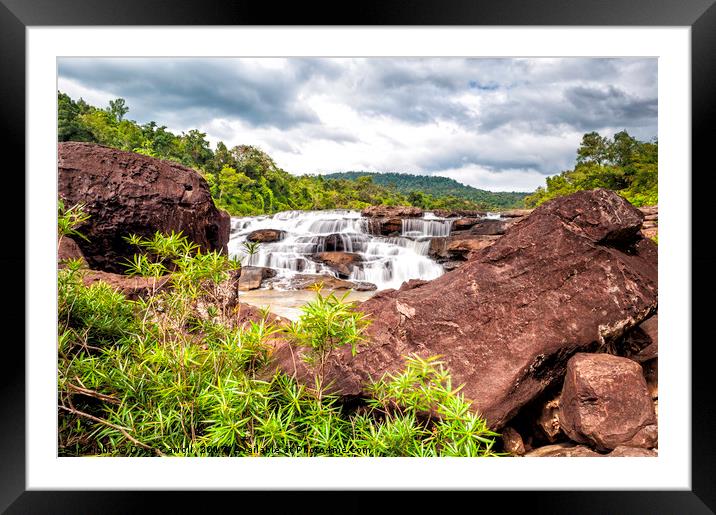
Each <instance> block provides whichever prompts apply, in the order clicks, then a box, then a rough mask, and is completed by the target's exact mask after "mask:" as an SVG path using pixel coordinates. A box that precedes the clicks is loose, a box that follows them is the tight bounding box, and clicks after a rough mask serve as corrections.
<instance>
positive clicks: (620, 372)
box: [559, 353, 657, 450]
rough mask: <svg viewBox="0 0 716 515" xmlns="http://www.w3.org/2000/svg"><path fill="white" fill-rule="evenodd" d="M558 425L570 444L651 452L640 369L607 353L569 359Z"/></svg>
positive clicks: (653, 439) (650, 414)
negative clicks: (627, 447)
mask: <svg viewBox="0 0 716 515" xmlns="http://www.w3.org/2000/svg"><path fill="white" fill-rule="evenodd" d="M559 420H560V424H561V426H562V430H563V431H564V432H565V433H566V434H567V436H569V438H570V439H572V440H574V441H575V442H579V443H587V444H590V445H592V446H594V447H595V448H596V449H599V450H611V449H614V448H616V447H618V446H620V445H627V446H630V447H643V448H647V449H649V448H652V447H655V446H656V443H657V426H656V423H657V422H656V415H655V413H654V405H653V403H652V398H651V395H650V394H649V391H648V389H647V386H646V380H645V379H644V375H643V373H642V368H641V366H640V365H639V364H638V363H636V362H635V361H633V360H631V359H628V358H622V357H618V356H612V355H610V354H585V353H577V354H575V355H574V356H573V357H572V358H571V359H570V360H569V362H568V363H567V372H566V374H565V378H564V386H563V387H562V395H561V399H560V408H559Z"/></svg>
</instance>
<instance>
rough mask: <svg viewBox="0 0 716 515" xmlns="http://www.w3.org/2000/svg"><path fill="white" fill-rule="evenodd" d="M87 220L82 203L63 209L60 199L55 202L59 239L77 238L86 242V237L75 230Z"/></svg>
mask: <svg viewBox="0 0 716 515" xmlns="http://www.w3.org/2000/svg"><path fill="white" fill-rule="evenodd" d="M89 219H90V215H89V214H88V213H87V212H86V206H85V205H84V204H83V203H81V202H80V203H78V204H75V205H73V206H70V207H65V202H64V201H63V200H62V199H58V200H57V233H58V235H59V236H60V237H62V236H77V237H79V238H82V239H84V240H86V239H87V237H86V236H85V235H84V234H82V233H81V232H80V231H78V230H77V229H78V227H81V226H82V224H84V223H85V222H86V221H87V220H89Z"/></svg>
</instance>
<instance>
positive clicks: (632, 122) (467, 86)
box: [58, 58, 658, 191]
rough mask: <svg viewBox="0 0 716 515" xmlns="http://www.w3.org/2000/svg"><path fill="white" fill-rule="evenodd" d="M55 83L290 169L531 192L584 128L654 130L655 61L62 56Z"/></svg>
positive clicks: (569, 155)
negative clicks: (260, 153) (440, 178)
mask: <svg viewBox="0 0 716 515" xmlns="http://www.w3.org/2000/svg"><path fill="white" fill-rule="evenodd" d="M58 72H59V77H58V89H60V90H61V91H64V92H66V93H68V94H69V95H70V96H72V97H73V98H79V97H84V99H85V100H87V101H88V102H90V103H93V104H95V105H106V104H107V102H108V101H109V100H110V99H113V98H116V97H123V98H124V99H125V100H126V101H127V105H128V106H129V107H130V112H129V114H128V117H129V118H131V119H134V120H137V121H138V122H140V123H145V122H148V121H150V120H155V121H157V122H158V123H160V124H164V125H167V126H168V127H169V128H170V129H171V130H174V131H177V132H181V131H188V130H190V129H193V128H198V129H200V130H201V131H203V132H206V133H207V136H208V138H209V139H210V141H212V142H213V143H216V142H218V141H219V140H221V141H224V142H225V143H226V144H227V145H230V146H231V145H236V144H253V145H258V146H260V147H261V148H263V149H264V150H266V151H267V152H269V153H270V154H271V155H272V156H273V157H274V159H275V160H276V162H277V163H278V164H279V165H280V166H282V167H283V168H284V169H286V170H287V171H289V172H292V173H327V172H334V171H345V170H369V171H378V172H380V171H404V172H411V173H423V174H436V175H445V176H449V177H453V178H455V179H457V180H460V181H461V182H465V183H468V184H471V185H473V186H476V187H482V188H485V189H491V190H515V189H517V190H523V191H528V190H533V189H534V188H535V187H537V186H539V185H541V184H542V183H543V182H544V177H545V176H547V175H552V174H555V173H559V172H561V171H562V170H564V169H566V168H569V167H571V166H572V165H573V164H574V158H575V155H576V149H577V146H578V145H579V141H580V140H581V137H582V135H583V134H584V133H585V132H589V131H598V132H600V133H602V134H603V135H612V134H614V133H615V132H618V131H620V130H624V129H626V130H627V131H629V133H630V134H632V135H634V136H636V137H638V138H640V139H651V138H654V137H656V135H657V113H658V104H657V61H656V59H650V58H643V59H642V58H565V59H553V58H531V59H504V58H500V59H486V58H472V59H470V58H400V59H398V58H362V59H345V58H341V59H338V58H286V59H280V58H270V59H269V58H252V59H248V58H212V59H204V58H191V59H189V58H186V59H180V58H63V59H60V60H59V63H58Z"/></svg>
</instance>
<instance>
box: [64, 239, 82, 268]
mask: <svg viewBox="0 0 716 515" xmlns="http://www.w3.org/2000/svg"><path fill="white" fill-rule="evenodd" d="M73 259H79V260H81V261H82V268H87V260H86V259H85V255H84V254H83V253H82V249H80V246H79V245H77V242H76V241H75V240H73V239H72V238H70V237H69V236H60V240H59V242H58V243H57V265H58V267H59V268H64V267H65V266H66V265H65V262H66V261H70V260H73Z"/></svg>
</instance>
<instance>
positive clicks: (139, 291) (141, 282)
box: [82, 270, 170, 300]
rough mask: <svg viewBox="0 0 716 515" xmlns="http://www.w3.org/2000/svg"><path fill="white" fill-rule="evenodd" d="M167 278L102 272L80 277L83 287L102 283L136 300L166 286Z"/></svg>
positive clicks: (165, 276) (86, 273) (93, 271)
mask: <svg viewBox="0 0 716 515" xmlns="http://www.w3.org/2000/svg"><path fill="white" fill-rule="evenodd" d="M169 278H170V276H169V275H163V276H161V277H130V276H128V275H122V274H115V273H112V272H104V271H102V270H87V271H86V272H85V273H84V274H83V275H82V282H83V283H84V285H85V286H90V285H92V284H94V283H96V282H98V281H102V282H105V283H107V284H109V285H110V286H111V287H112V288H114V289H115V290H117V291H119V292H120V293H122V294H124V296H125V297H127V298H128V299H130V300H137V299H138V298H140V297H141V298H144V297H148V296H149V295H153V294H154V293H156V292H158V291H160V290H161V289H163V288H164V287H166V286H168V284H167V283H168V282H169Z"/></svg>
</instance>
